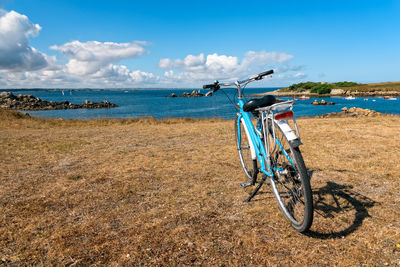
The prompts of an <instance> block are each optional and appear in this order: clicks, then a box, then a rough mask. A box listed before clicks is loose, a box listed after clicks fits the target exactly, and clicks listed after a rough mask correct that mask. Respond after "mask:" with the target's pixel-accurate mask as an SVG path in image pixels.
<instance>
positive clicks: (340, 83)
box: [334, 82, 358, 88]
mask: <svg viewBox="0 0 400 267" xmlns="http://www.w3.org/2000/svg"><path fill="white" fill-rule="evenodd" d="M334 85H335V88H340V87H351V86H356V85H358V83H355V82H337V83H334Z"/></svg>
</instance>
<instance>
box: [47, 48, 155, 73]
mask: <svg viewBox="0 0 400 267" xmlns="http://www.w3.org/2000/svg"><path fill="white" fill-rule="evenodd" d="M146 44H147V43H146V42H143V41H134V42H130V43H113V42H104V43H102V42H97V41H89V42H86V43H81V42H79V41H73V42H69V43H65V44H63V45H61V46H57V45H54V46H51V47H50V48H51V49H53V50H58V51H61V52H62V53H63V54H64V56H66V57H67V58H68V59H69V62H68V63H67V65H66V66H67V70H68V72H69V73H71V74H75V75H82V76H83V75H88V74H94V73H96V72H99V71H101V69H103V68H109V66H110V64H112V63H117V62H119V61H121V60H122V59H128V58H137V57H139V56H141V55H143V54H146V53H148V52H147V50H146V49H145V48H144V47H143V46H144V45H146Z"/></svg>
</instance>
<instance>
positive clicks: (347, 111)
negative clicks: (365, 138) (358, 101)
mask: <svg viewBox="0 0 400 267" xmlns="http://www.w3.org/2000/svg"><path fill="white" fill-rule="evenodd" d="M382 115H383V114H382V113H380V112H376V111H375V110H370V109H362V108H356V107H352V108H347V107H344V108H342V111H341V112H333V113H327V114H323V115H321V116H319V117H321V118H328V117H375V116H382Z"/></svg>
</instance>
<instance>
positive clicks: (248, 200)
mask: <svg viewBox="0 0 400 267" xmlns="http://www.w3.org/2000/svg"><path fill="white" fill-rule="evenodd" d="M266 179H267V175H265V174H264V175H263V176H262V178H261V181H260V182H259V183H258V185H257V187H256V188H255V189H254V191H253V193H251V195H250V196H249V197H248V198H247V199H246V200H245V201H244V202H250V200H251V199H252V198H253V197H254V196H255V195H256V194H257V192H258V190H260V188H261V186H262V185H263V184H264V182H265V180H266Z"/></svg>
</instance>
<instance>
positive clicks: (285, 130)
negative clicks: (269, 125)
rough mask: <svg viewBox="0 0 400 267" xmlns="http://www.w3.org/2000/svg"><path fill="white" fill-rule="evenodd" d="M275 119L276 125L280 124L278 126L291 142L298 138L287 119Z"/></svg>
mask: <svg viewBox="0 0 400 267" xmlns="http://www.w3.org/2000/svg"><path fill="white" fill-rule="evenodd" d="M274 121H275V123H276V125H278V127H279V128H280V129H281V130H282V132H283V133H284V134H285V136H286V138H287V140H288V141H289V142H290V141H293V140H296V139H297V135H296V133H295V132H294V131H293V130H292V128H291V127H290V125H289V123H288V122H287V121H286V120H274Z"/></svg>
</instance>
